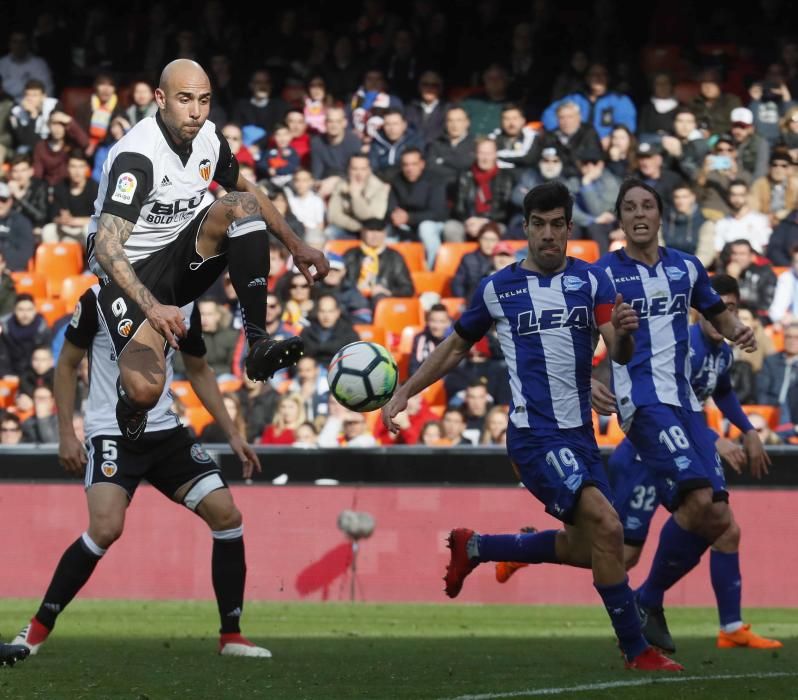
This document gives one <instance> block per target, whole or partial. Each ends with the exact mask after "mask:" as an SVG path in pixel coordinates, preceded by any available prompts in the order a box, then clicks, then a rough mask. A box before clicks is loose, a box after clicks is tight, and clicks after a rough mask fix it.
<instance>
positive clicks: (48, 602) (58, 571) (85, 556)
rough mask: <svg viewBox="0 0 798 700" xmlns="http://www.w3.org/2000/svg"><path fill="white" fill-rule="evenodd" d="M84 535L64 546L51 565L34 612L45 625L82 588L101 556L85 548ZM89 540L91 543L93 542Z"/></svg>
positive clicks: (49, 627) (51, 625) (48, 627)
mask: <svg viewBox="0 0 798 700" xmlns="http://www.w3.org/2000/svg"><path fill="white" fill-rule="evenodd" d="M84 537H86V538H87V537H88V535H84V536H81V537H78V539H77V540H75V541H74V542H73V543H72V544H71V545H69V547H67V549H66V551H65V552H64V554H63V555H62V557H61V561H59V562H58V566H57V567H56V568H55V573H54V574H53V578H52V580H51V581H50V587H49V588H48V589H47V592H46V593H45V594H44V600H42V604H41V606H40V607H39V610H38V611H37V612H36V619H37V620H38V621H39V622H41V623H42V624H43V625H44V626H45V627H47V629H53V627H55V619H56V618H57V617H58V615H59V614H60V613H61V612H63V610H64V608H65V607H66V606H67V605H69V603H70V602H71V600H72V599H73V598H74V597H75V596H76V595H77V593H78V591H79V590H80V589H81V588H83V586H84V585H85V583H86V581H88V580H89V577H90V576H91V575H92V573H93V572H94V567H95V566H97V562H98V561H100V558H101V557H102V554H98V553H97V552H95V551H92V550H91V549H90V548H89V547H90V545H89V544H88V543H87V542H86V541H85V539H84ZM89 542H91V540H89ZM91 544H92V545H94V543H93V542H91ZM94 547H95V548H96V549H97V551H102V552H103V553H104V550H100V548H99V547H97V545H94Z"/></svg>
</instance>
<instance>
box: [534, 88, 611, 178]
mask: <svg viewBox="0 0 798 700" xmlns="http://www.w3.org/2000/svg"><path fill="white" fill-rule="evenodd" d="M555 114H556V118H557V121H556V124H555V125H554V127H553V129H552V128H548V127H547V131H546V132H545V133H544V134H543V136H541V137H540V138H539V139H536V142H535V145H533V151H534V153H535V155H534V160H535V161H537V160H538V159H539V157H540V153H542V151H543V149H544V148H548V147H550V146H557V147H558V148H559V151H560V158H561V159H562V163H563V175H564V176H565V177H578V176H579V169H578V168H577V167H576V160H575V159H574V153H575V152H576V151H578V150H579V149H581V148H584V147H586V146H595V147H596V148H601V141H600V140H599V136H598V134H597V133H596V130H595V129H594V128H593V127H592V126H591V125H590V124H589V123H586V122H585V121H584V120H583V118H582V111H581V109H580V107H579V105H578V104H577V103H576V102H574V101H573V100H561V101H559V102H558V106H557V108H556V110H555ZM535 146H536V147H535ZM538 149H539V150H538Z"/></svg>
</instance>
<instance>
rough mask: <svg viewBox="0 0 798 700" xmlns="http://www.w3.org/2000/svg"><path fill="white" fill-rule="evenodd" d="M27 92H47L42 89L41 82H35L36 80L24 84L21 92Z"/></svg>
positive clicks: (42, 84) (32, 79)
mask: <svg viewBox="0 0 798 700" xmlns="http://www.w3.org/2000/svg"><path fill="white" fill-rule="evenodd" d="M28 90H38V91H39V92H45V93H46V92H47V90H46V89H45V87H44V83H43V82H42V81H41V80H36V78H31V79H30V80H28V81H27V82H26V83H25V87H23V88H22V92H27V91H28Z"/></svg>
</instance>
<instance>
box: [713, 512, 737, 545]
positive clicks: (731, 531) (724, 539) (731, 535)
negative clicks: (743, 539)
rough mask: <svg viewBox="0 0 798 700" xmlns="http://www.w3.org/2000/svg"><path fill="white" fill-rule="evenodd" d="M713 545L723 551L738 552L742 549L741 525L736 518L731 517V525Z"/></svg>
mask: <svg viewBox="0 0 798 700" xmlns="http://www.w3.org/2000/svg"><path fill="white" fill-rule="evenodd" d="M712 546H713V547H714V548H715V549H718V550H720V551H722V552H736V551H738V550H739V549H740V526H739V525H738V524H737V521H736V520H735V519H734V518H731V522H730V523H729V526H728V527H727V528H726V529H725V530H724V531H723V534H722V535H721V536H720V537H718V539H716V540H715V541H714V542H713V543H712Z"/></svg>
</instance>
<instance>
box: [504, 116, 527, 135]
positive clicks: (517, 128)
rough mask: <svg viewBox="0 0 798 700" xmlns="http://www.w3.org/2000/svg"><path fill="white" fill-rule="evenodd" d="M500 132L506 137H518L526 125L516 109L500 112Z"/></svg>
mask: <svg viewBox="0 0 798 700" xmlns="http://www.w3.org/2000/svg"><path fill="white" fill-rule="evenodd" d="M501 121H502V131H503V132H504V133H505V134H507V136H518V135H519V134H520V133H521V130H522V129H523V128H524V124H526V119H524V115H523V114H522V113H521V110H518V109H508V110H507V111H505V112H502V118H501Z"/></svg>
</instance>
